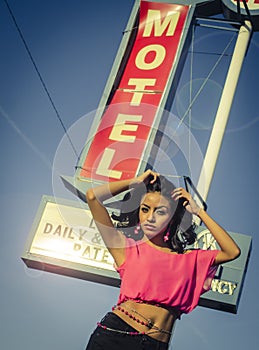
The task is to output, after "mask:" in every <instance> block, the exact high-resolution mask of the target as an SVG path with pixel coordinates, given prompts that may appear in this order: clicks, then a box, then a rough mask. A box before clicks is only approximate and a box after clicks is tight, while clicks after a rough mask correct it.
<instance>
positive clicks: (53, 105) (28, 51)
mask: <svg viewBox="0 0 259 350" xmlns="http://www.w3.org/2000/svg"><path fill="white" fill-rule="evenodd" d="M3 1H4V2H5V4H6V7H7V9H8V11H9V14H10V16H11V17H12V20H13V22H14V25H15V27H16V29H17V31H18V33H19V35H20V38H21V40H22V42H23V44H24V47H25V49H26V51H27V53H28V55H29V58H30V60H31V62H32V64H33V66H34V68H35V70H36V73H37V75H38V77H39V79H40V82H41V84H42V86H43V89H44V91H45V92H46V94H47V96H48V98H49V101H50V103H51V105H52V107H53V109H54V111H55V113H56V116H57V118H58V120H59V122H60V124H61V126H62V128H63V130H64V132H65V134H66V136H67V138H68V140H69V143H70V145H71V147H72V149H73V152H74V154H75V156H76V157H77V159H78V158H79V156H78V153H77V151H76V149H75V146H74V144H73V142H72V140H71V138H70V136H69V134H68V131H67V129H66V127H65V124H64V123H63V121H62V118H61V116H60V114H59V112H58V110H57V108H56V106H55V104H54V101H53V99H52V98H51V96H50V93H49V91H48V88H47V86H46V84H45V82H44V80H43V78H42V76H41V74H40V71H39V69H38V67H37V65H36V62H35V60H34V58H33V56H32V54H31V51H30V49H29V46H28V45H27V43H26V40H25V38H24V36H23V34H22V31H21V29H20V27H19V25H18V23H17V21H16V18H15V16H14V14H13V12H12V10H11V8H10V6H9V4H8V1H7V0H3Z"/></svg>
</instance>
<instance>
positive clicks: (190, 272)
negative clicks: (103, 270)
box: [117, 239, 219, 313]
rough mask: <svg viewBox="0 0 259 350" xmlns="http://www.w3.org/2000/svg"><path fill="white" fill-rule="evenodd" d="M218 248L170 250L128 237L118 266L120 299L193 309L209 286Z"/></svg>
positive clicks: (213, 273) (183, 311) (119, 301)
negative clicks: (174, 251)
mask: <svg viewBox="0 0 259 350" xmlns="http://www.w3.org/2000/svg"><path fill="white" fill-rule="evenodd" d="M218 252H219V251H218V250H199V249H197V250H192V251H190V252H188V253H186V254H170V253H165V252H162V251H161V250H158V249H157V248H155V247H153V246H152V245H150V244H149V243H146V242H143V243H140V242H135V241H134V240H133V239H127V248H126V259H125V261H124V263H123V264H122V265H121V266H120V267H119V268H117V271H118V272H119V274H120V278H121V288H120V295H119V300H118V303H119V304H120V303H122V302H123V301H126V300H128V299H131V300H135V301H137V302H147V303H152V304H160V305H164V306H165V307H173V308H175V309H177V310H178V311H179V312H180V313H189V312H191V311H192V310H193V309H194V308H195V307H196V306H197V304H198V302H199V298H200V295H201V294H202V293H204V292H206V291H208V290H209V289H210V285H211V281H212V279H213V277H214V276H215V273H216V270H217V266H213V262H214V260H215V257H216V255H217V254H218Z"/></svg>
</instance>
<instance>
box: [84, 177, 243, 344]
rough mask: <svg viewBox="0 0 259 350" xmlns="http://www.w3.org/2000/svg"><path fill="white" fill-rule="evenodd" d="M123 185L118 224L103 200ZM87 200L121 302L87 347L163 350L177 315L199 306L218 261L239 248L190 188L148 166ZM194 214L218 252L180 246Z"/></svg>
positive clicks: (188, 240) (187, 239)
mask: <svg viewBox="0 0 259 350" xmlns="http://www.w3.org/2000/svg"><path fill="white" fill-rule="evenodd" d="M127 190H130V191H128V193H127V194H126V196H125V198H124V205H123V207H122V208H121V212H120V215H119V216H117V215H115V214H113V215H112V216H113V219H115V220H117V222H118V223H117V227H116V228H115V227H114V224H113V222H112V220H111V218H110V215H109V214H108V212H107V210H106V209H105V207H104V205H103V202H104V201H105V200H107V199H109V198H111V197H113V196H116V195H118V194H120V193H122V192H124V191H127ZM86 199H87V202H88V205H89V208H90V210H91V212H92V215H93V218H94V220H95V222H96V225H97V228H98V230H99V232H100V233H101V235H102V238H103V240H104V242H105V244H106V246H107V248H108V249H109V251H110V253H111V255H112V256H113V258H114V261H115V264H116V268H117V271H118V272H119V274H120V277H121V288H120V295H119V300H118V303H117V305H115V306H114V307H113V308H112V312H109V313H108V314H107V315H106V316H105V317H104V318H103V319H102V321H101V322H100V323H98V326H97V328H96V330H95V331H94V333H93V334H92V335H91V338H90V341H89V343H88V346H87V348H86V350H97V349H99V350H117V349H120V350H121V349H123V350H128V349H132V350H138V349H142V350H143V349H148V350H152V349H154V350H155V349H156V350H158V349H164V350H166V349H168V344H169V341H170V336H171V334H172V329H173V326H174V323H175V321H176V319H177V318H180V315H181V314H182V313H189V312H190V311H192V310H193V309H194V308H195V307H196V306H197V304H198V301H199V297H200V295H201V294H202V293H204V292H205V291H207V290H208V289H209V288H210V282H211V280H212V279H213V277H214V274H215V272H216V269H217V265H219V264H222V263H225V262H227V261H230V260H233V259H235V258H237V257H238V256H239V254H240V250H239V247H238V246H237V245H236V243H235V242H234V241H233V240H232V238H231V237H230V236H229V235H228V233H227V232H226V231H225V230H224V229H223V228H222V227H220V226H219V225H218V224H217V223H216V222H215V221H214V220H213V219H212V218H211V217H210V216H209V215H208V214H207V213H206V212H205V211H204V210H203V209H202V208H200V207H199V206H198V205H197V204H196V202H195V201H194V200H193V198H192V197H191V195H190V193H188V192H187V191H186V190H184V189H183V188H175V186H174V185H173V184H171V183H170V182H169V181H168V180H166V179H165V178H164V177H162V176H160V175H159V174H157V173H156V172H153V171H152V170H147V171H146V172H144V173H143V174H142V175H140V176H138V177H136V178H133V179H130V180H122V181H116V182H111V183H108V184H104V185H101V186H99V187H96V188H94V189H89V190H88V191H87V194H86ZM192 215H197V216H198V217H199V218H200V219H201V220H202V221H203V223H204V224H205V225H206V227H207V228H208V230H209V231H210V232H211V233H212V235H213V236H214V238H215V240H216V241H217V243H218V245H219V247H220V250H213V251H205V250H195V249H193V250H191V249H189V250H188V249H185V248H186V246H187V245H189V244H192V243H194V241H195V232H194V230H193V226H192Z"/></svg>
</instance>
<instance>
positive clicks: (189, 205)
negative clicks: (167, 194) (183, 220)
mask: <svg viewBox="0 0 259 350" xmlns="http://www.w3.org/2000/svg"><path fill="white" fill-rule="evenodd" d="M172 198H173V199H174V200H176V201H177V200H179V199H181V198H182V199H183V200H184V201H183V206H184V207H185V208H186V210H187V211H188V212H189V213H191V214H194V215H199V213H200V211H201V208H200V207H199V206H198V204H197V203H196V202H195V200H194V199H193V198H192V196H191V194H190V193H189V192H187V191H186V190H185V189H184V188H182V187H178V188H176V189H175V190H173V192H172Z"/></svg>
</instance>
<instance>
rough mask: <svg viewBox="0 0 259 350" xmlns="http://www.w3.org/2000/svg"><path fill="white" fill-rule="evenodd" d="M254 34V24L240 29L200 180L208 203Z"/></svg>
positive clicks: (248, 23) (246, 24)
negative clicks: (240, 78) (239, 80)
mask: <svg viewBox="0 0 259 350" xmlns="http://www.w3.org/2000/svg"><path fill="white" fill-rule="evenodd" d="M251 33H252V24H251V22H250V21H245V22H244V24H243V25H242V26H241V27H240V30H239V34H238V38H237V42H236V45H235V49H234V53H233V57H232V60H231V63H230V66H229V70H228V74H227V78H226V81H225V85H224V88H223V91H222V95H221V100H220V103H219V107H218V111H217V114H216V117H215V121H214V125H213V129H212V132H211V136H210V140H209V143H208V147H207V151H206V154H205V158H204V162H203V166H202V169H201V173H200V177H199V180H198V185H197V190H198V192H199V193H200V195H201V196H202V198H203V199H204V201H206V199H207V196H208V192H209V189H210V185H211V181H212V179H213V175H214V172H215V167H216V163H217V159H218V156H219V152H220V148H221V144H222V140H223V136H224V133H225V129H226V125H227V121H228V118H229V114H230V109H231V106H232V102H233V99H234V95H235V91H236V87H237V83H238V79H239V75H240V71H241V68H242V64H243V61H244V58H245V54H246V50H247V47H248V44H249V40H250V37H251Z"/></svg>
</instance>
